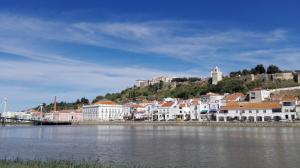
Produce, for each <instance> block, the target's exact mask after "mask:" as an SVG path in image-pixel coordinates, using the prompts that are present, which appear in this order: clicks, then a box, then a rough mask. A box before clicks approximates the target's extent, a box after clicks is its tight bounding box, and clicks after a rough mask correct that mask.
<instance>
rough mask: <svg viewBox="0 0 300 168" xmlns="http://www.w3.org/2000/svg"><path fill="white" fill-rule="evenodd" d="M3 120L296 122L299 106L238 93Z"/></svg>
mask: <svg viewBox="0 0 300 168" xmlns="http://www.w3.org/2000/svg"><path fill="white" fill-rule="evenodd" d="M1 115H2V116H4V117H7V118H19V119H25V120H49V121H72V122H78V121H124V120H135V121H137V120H139V121H145V120H146V121H199V122H201V121H216V122H228V121H246V122H267V121H294V120H296V119H300V102H299V101H298V99H297V97H294V96H291V95H273V94H271V91H269V90H253V91H250V92H249V93H248V94H247V95H244V94H242V93H234V94H224V95H220V94H216V93H207V94H206V95H202V96H200V97H199V98H194V99H189V100H182V99H177V98H165V99H164V100H162V101H144V102H143V103H133V102H132V103H126V104H122V105H121V104H117V103H115V102H112V101H99V102H96V103H93V104H90V105H85V106H83V107H82V108H81V109H78V110H62V111H55V112H50V113H41V112H40V111H35V110H29V111H26V112H5V113H2V114H1Z"/></svg>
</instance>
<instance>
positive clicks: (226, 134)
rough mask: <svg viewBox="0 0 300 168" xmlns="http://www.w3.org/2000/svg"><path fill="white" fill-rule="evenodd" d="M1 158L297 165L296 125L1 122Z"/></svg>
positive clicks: (299, 136) (229, 166)
mask: <svg viewBox="0 0 300 168" xmlns="http://www.w3.org/2000/svg"><path fill="white" fill-rule="evenodd" d="M0 158H20V159H62V160H93V161H99V162H108V163H111V162H113V163H115V162H116V163H120V164H130V165H131V164H133V165H142V166H146V167H203V168H205V167H211V168H218V167H220V168H221V167H222V168H233V167H237V168H239V167H243V168H244V167H246V168H247V167H249V168H255V167H261V168H263V167H272V168H296V167H299V166H300V128H237V127H235V128H220V127H216V128H215V127H199V126H132V125H116V126H112V125H111V126H22V127H19V126H8V127H0Z"/></svg>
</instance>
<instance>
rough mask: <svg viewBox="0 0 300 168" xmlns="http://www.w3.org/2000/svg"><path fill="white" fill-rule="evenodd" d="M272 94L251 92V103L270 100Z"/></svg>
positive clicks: (263, 91) (264, 91) (265, 91)
mask: <svg viewBox="0 0 300 168" xmlns="http://www.w3.org/2000/svg"><path fill="white" fill-rule="evenodd" d="M270 95H271V92H270V91H268V90H252V91H250V92H249V101H250V102H261V101H266V100H270Z"/></svg>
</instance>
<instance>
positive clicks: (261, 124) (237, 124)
mask: <svg viewBox="0 0 300 168" xmlns="http://www.w3.org/2000/svg"><path fill="white" fill-rule="evenodd" d="M73 125H137V126H138V125H141V126H144V125H146V126H147V125H149V126H151V125H153V126H155V125H157V126H206V127H300V121H297V122H197V121H187V122H176V121H110V122H104V121H82V122H76V123H73Z"/></svg>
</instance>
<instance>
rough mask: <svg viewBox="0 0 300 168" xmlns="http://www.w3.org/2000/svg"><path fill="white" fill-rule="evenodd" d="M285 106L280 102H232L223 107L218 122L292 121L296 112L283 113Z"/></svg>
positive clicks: (218, 115) (218, 114)
mask: <svg viewBox="0 0 300 168" xmlns="http://www.w3.org/2000/svg"><path fill="white" fill-rule="evenodd" d="M284 106H285V105H282V102H278V101H269V102H231V103H227V104H226V105H225V106H222V107H221V109H220V111H219V112H218V113H217V118H216V119H217V121H225V122H226V121H232V120H237V121H250V122H258V121H261V122H264V121H281V120H289V121H292V120H294V119H295V117H296V112H295V111H286V112H284V111H282V108H284Z"/></svg>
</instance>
